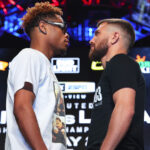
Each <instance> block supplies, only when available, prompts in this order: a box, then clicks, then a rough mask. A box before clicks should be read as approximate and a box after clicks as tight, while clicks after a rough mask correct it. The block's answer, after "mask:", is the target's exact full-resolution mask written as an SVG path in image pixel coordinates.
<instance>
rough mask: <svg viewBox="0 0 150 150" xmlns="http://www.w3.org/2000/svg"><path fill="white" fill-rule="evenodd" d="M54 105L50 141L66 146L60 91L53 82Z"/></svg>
mask: <svg viewBox="0 0 150 150" xmlns="http://www.w3.org/2000/svg"><path fill="white" fill-rule="evenodd" d="M53 85H54V93H55V97H56V105H55V110H54V120H53V130H52V141H53V142H54V143H62V144H64V145H66V132H65V106H64V99H63V95H62V92H61V89H60V87H59V85H58V83H57V82H53Z"/></svg>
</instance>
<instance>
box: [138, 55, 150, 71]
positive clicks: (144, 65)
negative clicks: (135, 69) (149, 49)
mask: <svg viewBox="0 0 150 150" xmlns="http://www.w3.org/2000/svg"><path fill="white" fill-rule="evenodd" d="M136 62H138V64H139V65H140V68H141V71H142V73H144V74H149V73H150V61H146V56H143V57H141V56H140V55H136Z"/></svg>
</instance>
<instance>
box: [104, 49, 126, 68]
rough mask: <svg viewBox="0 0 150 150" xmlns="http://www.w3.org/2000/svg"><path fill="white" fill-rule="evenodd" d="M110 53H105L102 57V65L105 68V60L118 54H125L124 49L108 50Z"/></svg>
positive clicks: (107, 60)
mask: <svg viewBox="0 0 150 150" xmlns="http://www.w3.org/2000/svg"><path fill="white" fill-rule="evenodd" d="M110 52H111V53H107V54H106V55H105V56H104V57H103V58H102V59H101V61H102V65H103V67H104V68H106V62H109V61H110V60H111V59H112V58H113V57H114V56H116V55H118V54H125V55H126V54H127V51H126V50H118V51H114V52H113V51H110Z"/></svg>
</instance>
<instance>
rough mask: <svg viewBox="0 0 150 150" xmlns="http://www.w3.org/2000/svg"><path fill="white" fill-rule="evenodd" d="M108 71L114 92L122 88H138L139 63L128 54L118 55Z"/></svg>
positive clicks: (109, 65)
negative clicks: (128, 56)
mask: <svg viewBox="0 0 150 150" xmlns="http://www.w3.org/2000/svg"><path fill="white" fill-rule="evenodd" d="M106 71H107V76H108V79H109V82H110V86H111V89H112V93H115V92H116V91H117V90H119V89H121V88H132V89H135V90H136V89H137V64H136V62H133V60H130V59H129V58H127V56H119V57H118V56H116V58H114V59H113V60H112V61H111V62H109V63H108V68H107V70H106Z"/></svg>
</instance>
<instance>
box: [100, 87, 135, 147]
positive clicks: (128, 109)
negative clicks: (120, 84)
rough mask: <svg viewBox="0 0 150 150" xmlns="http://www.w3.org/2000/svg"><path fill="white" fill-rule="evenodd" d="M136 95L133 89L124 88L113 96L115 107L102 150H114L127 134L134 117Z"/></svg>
mask: <svg viewBox="0 0 150 150" xmlns="http://www.w3.org/2000/svg"><path fill="white" fill-rule="evenodd" d="M135 95H136V92H135V90H134V89H131V88H123V89H120V90H118V91H116V92H115V93H114V94H113V100H114V103H115V107H114V110H113V112H112V115H111V119H110V122H109V126H108V131H107V134H106V137H105V139H104V141H103V143H102V146H101V148H100V150H114V149H115V148H116V147H117V145H118V144H119V142H120V141H121V139H122V138H123V137H124V135H125V134H126V132H127V130H128V128H129V126H130V123H131V121H132V118H133V115H134V108H135Z"/></svg>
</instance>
